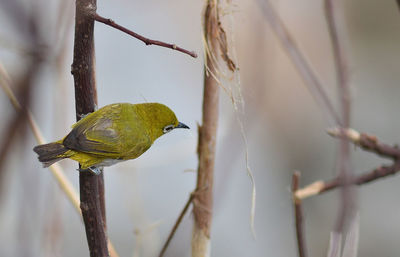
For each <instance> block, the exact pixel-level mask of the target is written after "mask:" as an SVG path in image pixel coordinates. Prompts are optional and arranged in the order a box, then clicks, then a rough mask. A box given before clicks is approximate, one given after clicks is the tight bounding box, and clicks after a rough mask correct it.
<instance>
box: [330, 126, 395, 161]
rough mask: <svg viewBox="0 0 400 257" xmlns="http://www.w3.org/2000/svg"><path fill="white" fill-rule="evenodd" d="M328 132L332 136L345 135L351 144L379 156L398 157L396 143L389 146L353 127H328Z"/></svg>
mask: <svg viewBox="0 0 400 257" xmlns="http://www.w3.org/2000/svg"><path fill="white" fill-rule="evenodd" d="M328 134H329V135H331V136H333V137H345V138H346V139H347V140H349V141H351V142H352V143H353V144H355V145H357V146H359V147H361V148H362V149H364V150H366V151H369V152H373V153H376V154H377V155H379V156H382V157H386V158H390V159H394V160H396V159H400V149H399V148H398V146H397V145H395V146H390V145H387V144H384V143H381V142H380V141H379V140H378V139H377V138H376V136H373V135H368V134H366V133H360V132H358V131H356V130H354V129H351V128H348V129H339V128H334V129H329V130H328Z"/></svg>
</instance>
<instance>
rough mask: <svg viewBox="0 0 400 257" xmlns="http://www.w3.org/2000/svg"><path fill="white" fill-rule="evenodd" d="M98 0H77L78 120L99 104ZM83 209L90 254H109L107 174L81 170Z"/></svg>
mask: <svg viewBox="0 0 400 257" xmlns="http://www.w3.org/2000/svg"><path fill="white" fill-rule="evenodd" d="M95 12H96V0H77V1H76V12H75V15H76V16H75V41H74V60H73V63H72V67H71V73H72V74H73V76H74V84H75V107H76V118H77V120H79V119H80V117H81V116H82V115H83V114H87V113H90V112H93V111H95V109H96V106H97V93H96V80H95V57H94V39H93V30H94V14H95ZM79 186H80V198H81V210H82V216H83V220H84V223H85V229H86V237H87V241H88V245H89V251H90V256H91V257H95V256H109V253H108V247H107V234H106V220H105V203H104V181H103V174H100V175H98V176H96V175H93V174H92V173H90V172H80V173H79Z"/></svg>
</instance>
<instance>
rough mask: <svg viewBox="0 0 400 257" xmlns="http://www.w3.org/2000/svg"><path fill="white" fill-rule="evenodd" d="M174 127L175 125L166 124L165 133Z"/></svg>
mask: <svg viewBox="0 0 400 257" xmlns="http://www.w3.org/2000/svg"><path fill="white" fill-rule="evenodd" d="M173 129H174V125H168V126H165V127H164V128H163V132H164V134H165V133H168V132H170V131H171V130H173Z"/></svg>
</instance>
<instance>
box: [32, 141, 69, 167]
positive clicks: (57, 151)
mask: <svg viewBox="0 0 400 257" xmlns="http://www.w3.org/2000/svg"><path fill="white" fill-rule="evenodd" d="M33 151H35V152H36V153H37V154H38V155H39V157H38V159H39V161H40V162H42V163H43V167H45V168H46V167H49V166H50V165H52V164H53V163H55V162H58V161H59V160H62V159H64V158H68V157H70V155H69V154H68V151H69V150H68V149H67V148H66V147H65V146H64V145H63V144H62V143H61V142H53V143H49V144H44V145H38V146H35V147H34V148H33Z"/></svg>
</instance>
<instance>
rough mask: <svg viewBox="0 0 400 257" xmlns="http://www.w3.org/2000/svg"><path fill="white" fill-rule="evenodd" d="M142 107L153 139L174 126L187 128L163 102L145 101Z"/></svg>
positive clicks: (174, 127)
mask: <svg viewBox="0 0 400 257" xmlns="http://www.w3.org/2000/svg"><path fill="white" fill-rule="evenodd" d="M143 108H144V110H145V113H146V117H147V118H148V119H147V126H149V128H150V131H151V132H150V136H151V138H152V140H153V141H154V140H156V139H157V138H159V137H160V136H162V135H164V134H166V133H168V132H171V131H172V130H174V129H176V128H186V129H188V128H189V127H188V126H187V125H185V124H184V123H182V122H179V121H178V119H177V118H176V115H175V113H174V112H173V111H172V110H171V109H170V108H168V107H167V106H165V105H163V104H160V103H146V104H143Z"/></svg>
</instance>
